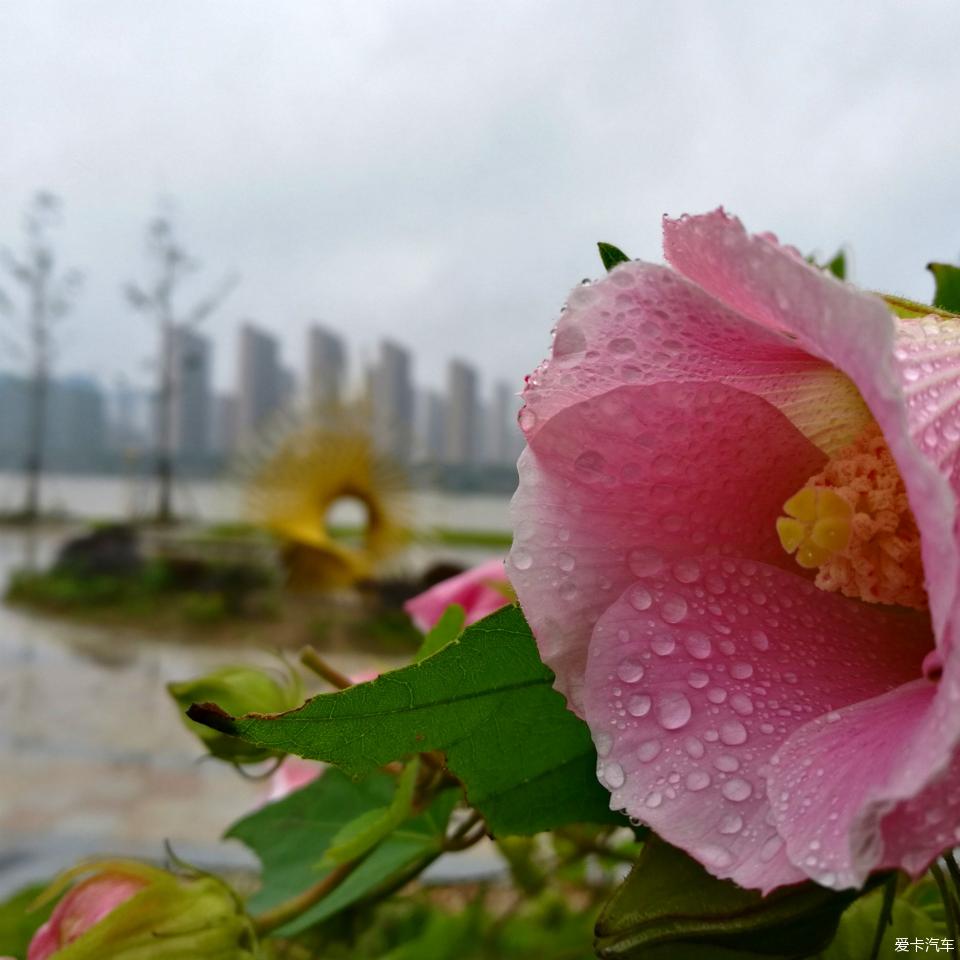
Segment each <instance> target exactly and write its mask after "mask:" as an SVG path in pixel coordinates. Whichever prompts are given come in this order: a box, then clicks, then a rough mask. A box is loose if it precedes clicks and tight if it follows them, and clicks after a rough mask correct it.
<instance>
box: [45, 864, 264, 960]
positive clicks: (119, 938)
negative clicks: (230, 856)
mask: <svg viewBox="0 0 960 960" xmlns="http://www.w3.org/2000/svg"><path fill="white" fill-rule="evenodd" d="M83 874H87V875H88V877H87V880H86V881H84V882H85V883H88V882H89V881H90V880H91V879H96V878H97V877H106V878H107V879H108V882H109V880H110V879H112V878H125V879H127V880H128V881H129V880H132V881H134V882H139V883H141V884H142V886H141V888H140V889H139V891H138V892H136V893H135V894H134V895H133V896H131V897H130V898H129V899H127V900H126V901H125V902H123V903H121V904H119V905H118V906H116V907H114V908H113V909H112V910H111V911H110V912H109V913H108V914H107V915H106V916H105V917H103V919H101V920H98V921H97V922H95V923H94V924H93V925H92V926H89V927H88V928H87V929H86V930H84V932H83V933H82V934H81V935H80V936H79V937H77V938H76V939H71V938H70V937H69V935H67V936H65V937H64V939H63V941H62V942H63V943H64V946H62V947H61V948H60V949H58V950H56V952H55V954H53V956H54V957H55V960H104V958H106V957H109V958H110V960H198V958H200V957H202V958H203V960H260V957H261V956H262V954H261V953H260V950H259V948H258V946H257V936H256V933H255V931H254V927H253V921H252V920H251V919H250V917H248V916H247V914H246V913H245V912H244V909H243V904H242V903H241V901H240V898H239V897H238V896H237V894H236V893H234V892H233V890H231V889H230V887H228V886H227V885H226V884H225V883H224V882H223V881H222V880H220V879H218V878H217V877H214V876H211V875H210V874H205V873H201V872H193V873H189V874H186V875H181V876H178V875H175V874H173V873H169V872H167V871H166V870H159V869H157V868H156V867H150V866H147V865H146V864H142V863H137V862H136V861H131V860H112V861H105V862H102V863H96V864H92V865H86V866H80V867H76V868H74V869H73V870H70V871H67V872H66V873H65V874H63V875H62V876H61V877H60V878H59V879H58V880H57V881H56V882H55V883H54V885H53V886H52V887H51V888H50V890H49V891H48V892H47V893H46V894H45V895H44V898H52V897H55V896H57V895H58V894H59V893H60V892H61V891H62V890H63V889H64V887H66V886H69V885H70V884H72V883H73V882H74V881H75V880H76V879H78V877H79V876H81V875H83ZM82 886H83V884H80V885H78V886H77V887H75V888H74V889H76V890H79V889H81V888H82ZM70 896H71V893H67V895H66V897H68V898H69V897H70Z"/></svg>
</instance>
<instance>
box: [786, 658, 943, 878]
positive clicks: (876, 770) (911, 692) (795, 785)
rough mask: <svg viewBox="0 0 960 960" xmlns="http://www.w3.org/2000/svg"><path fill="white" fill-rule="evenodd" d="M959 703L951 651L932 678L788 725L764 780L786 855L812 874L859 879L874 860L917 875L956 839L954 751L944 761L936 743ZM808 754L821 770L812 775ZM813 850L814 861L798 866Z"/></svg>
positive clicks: (875, 864) (940, 743) (872, 866)
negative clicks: (796, 725)
mask: <svg viewBox="0 0 960 960" xmlns="http://www.w3.org/2000/svg"><path fill="white" fill-rule="evenodd" d="M958 702H960V665H958V663H957V659H956V658H952V660H951V662H950V663H948V664H947V668H946V671H945V673H944V675H943V678H942V679H941V680H940V682H939V683H932V682H930V681H929V680H926V679H922V680H914V681H913V682H911V683H908V684H905V685H904V686H902V687H901V688H899V689H898V690H895V691H893V692H892V693H890V694H887V695H886V696H883V697H880V698H878V699H876V700H872V701H869V702H865V703H857V704H854V705H852V706H850V707H849V708H848V709H846V710H840V711H839V712H836V713H832V714H829V715H827V716H826V717H822V718H819V719H818V720H816V721H814V722H812V723H810V724H808V725H807V726H805V727H803V728H801V729H800V730H798V731H797V732H796V733H794V734H793V735H792V736H791V737H790V739H789V740H788V741H787V742H786V744H785V745H784V746H783V747H782V748H781V750H780V751H779V754H778V757H777V762H776V764H775V765H774V768H773V773H772V775H771V778H770V789H771V796H773V797H774V798H775V799H776V798H780V802H779V805H778V806H777V809H776V812H777V821H778V825H779V828H780V830H781V832H782V833H783V834H784V836H786V837H787V839H788V850H789V852H790V855H791V858H792V859H793V860H794V861H795V862H797V863H801V864H805V866H807V867H811V868H814V869H812V870H811V872H813V874H814V876H815V877H816V878H817V879H819V880H820V881H821V882H824V883H828V884H829V885H836V886H859V885H860V884H862V883H863V882H864V880H865V879H866V877H867V875H868V874H869V872H870V871H871V870H873V869H877V868H878V867H901V868H903V869H905V870H907V871H908V872H910V873H912V874H914V875H917V874H920V873H922V872H923V871H924V870H925V869H926V868H927V866H928V865H929V863H930V862H931V861H932V860H933V859H934V858H935V857H936V856H938V855H939V854H940V853H941V852H943V850H945V849H947V848H948V847H950V846H953V845H955V844H956V843H957V841H958V839H960V828H957V824H958V823H960V766H958V765H957V763H956V762H955V759H954V758H950V760H949V761H948V763H947V764H946V766H944V765H943V749H944V743H945V742H949V737H950V734H951V733H952V731H953V729H954V728H955V726H956V712H957V703H958ZM810 758H814V762H815V763H816V766H815V768H814V771H813V772H814V773H816V772H817V771H818V770H820V769H822V770H824V771H825V772H824V774H823V775H822V776H812V775H811V770H810V766H811V763H810ZM819 758H822V761H823V762H822V764H821V763H820V761H819ZM921 785H924V786H922V789H920V787H921ZM825 804H826V806H825ZM813 852H817V853H818V858H817V861H816V862H815V863H814V862H812V861H811V863H809V864H806V860H807V859H809V858H810V857H811V854H812V853H813ZM818 874H819V875H818Z"/></svg>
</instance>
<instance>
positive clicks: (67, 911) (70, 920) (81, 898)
mask: <svg viewBox="0 0 960 960" xmlns="http://www.w3.org/2000/svg"><path fill="white" fill-rule="evenodd" d="M145 886H146V881H144V880H143V879H142V878H140V877H136V876H131V875H128V874H125V873H120V872H116V871H111V872H107V873H100V874H96V875H94V876H92V877H90V878H89V879H87V880H84V881H83V882H82V883H78V884H77V885H76V886H75V887H73V888H72V889H71V890H70V891H69V892H68V893H67V894H66V896H64V898H63V899H62V900H61V901H60V902H59V903H58V904H57V906H56V909H54V911H53V913H52V914H51V915H50V919H49V920H48V921H47V922H46V923H45V924H44V925H43V926H42V927H40V929H39V930H38V931H37V932H36V934H34V937H33V940H32V941H31V942H30V950H29V952H28V953H27V960H47V957H52V956H54V955H55V954H56V953H57V951H59V950H61V949H63V948H64V947H66V946H68V945H69V944H71V943H73V942H74V940H77V939H79V938H80V937H81V936H83V934H85V933H86V932H87V931H88V930H89V929H90V928H91V927H92V926H94V925H95V924H97V923H99V922H100V921H101V920H103V919H104V918H105V917H107V916H108V915H109V914H111V913H112V912H113V911H114V910H115V909H116V908H117V907H119V906H120V904H122V903H126V902H127V901H128V900H129V899H130V898H131V897H133V896H134V895H135V894H137V893H139V892H140V891H141V890H142V889H143V888H144V887H145Z"/></svg>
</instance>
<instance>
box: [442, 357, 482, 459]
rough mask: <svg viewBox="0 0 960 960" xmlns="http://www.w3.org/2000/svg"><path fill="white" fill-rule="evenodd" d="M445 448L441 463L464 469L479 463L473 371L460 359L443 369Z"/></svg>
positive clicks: (478, 419) (478, 421)
mask: <svg viewBox="0 0 960 960" xmlns="http://www.w3.org/2000/svg"><path fill="white" fill-rule="evenodd" d="M445 435H446V448H445V451H444V462H445V463H448V464H451V465H453V466H466V465H470V464H476V463H479V462H480V455H481V450H482V426H481V412H480V397H479V390H478V377H477V371H476V370H475V369H474V368H473V367H472V366H470V364H468V363H466V362H465V361H463V360H451V361H450V363H449V365H448V367H447V409H446V428H445Z"/></svg>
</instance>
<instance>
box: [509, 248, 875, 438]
mask: <svg viewBox="0 0 960 960" xmlns="http://www.w3.org/2000/svg"><path fill="white" fill-rule="evenodd" d="M834 378H836V372H835V371H833V370H832V369H831V368H830V367H829V366H827V365H826V364H824V363H823V362H822V361H820V360H818V359H817V358H815V357H812V356H810V355H809V354H808V353H806V352H804V351H803V350H800V349H798V347H797V344H796V342H795V341H793V340H791V339H790V338H788V337H786V336H784V335H782V334H780V333H779V332H774V331H771V330H770V329H768V328H766V327H765V326H763V325H762V324H757V323H755V322H753V321H752V320H750V319H748V318H746V317H744V316H742V315H740V314H738V313H736V312H734V311H732V310H730V309H728V308H727V307H725V306H724V305H723V304H721V303H718V302H717V301H716V300H715V299H714V298H713V297H711V296H709V295H708V294H706V293H704V291H703V290H701V289H700V288H699V287H697V286H695V285H694V284H692V283H690V282H688V281H687V280H685V279H684V278H683V277H681V276H678V275H677V274H676V273H674V272H673V271H672V270H668V269H665V268H663V267H659V266H654V265H653V264H649V263H643V262H642V261H633V262H630V263H624V264H621V265H619V266H618V267H616V269H614V270H613V271H612V272H611V273H610V274H608V275H607V276H606V277H604V278H603V279H602V280H599V281H598V282H597V283H593V284H588V285H581V286H579V287H576V288H575V289H574V290H573V291H572V292H571V294H570V296H569V298H568V300H567V305H566V307H565V308H564V311H563V313H562V314H561V316H560V320H559V322H558V323H557V328H556V333H555V336H554V342H553V351H552V355H551V359H550V360H548V361H545V362H544V363H543V364H541V366H540V367H539V368H538V369H537V370H536V371H535V372H534V373H533V374H531V376H530V377H528V379H527V386H526V388H525V390H524V394H523V399H524V404H525V406H524V408H523V410H522V411H521V413H520V418H519V419H520V426H521V427H522V428H523V430H524V432H525V434H526V436H527V439H528V441H532V440H533V438H534V437H535V436H536V434H537V432H538V431H539V429H540V428H541V427H542V426H543V425H544V424H545V423H546V422H547V421H548V420H549V419H550V418H551V417H552V416H553V415H554V414H555V413H557V412H558V411H560V410H563V409H564V408H566V407H568V406H570V405H571V404H573V403H578V402H579V401H581V400H585V399H589V398H591V397H596V396H599V395H600V394H602V393H605V392H607V391H608V390H612V389H614V388H616V387H619V386H623V385H624V384H634V385H644V384H651V383H660V382H662V381H667V380H699V381H711V382H720V383H731V384H733V385H734V386H738V387H741V388H742V389H744V390H748V391H749V392H750V393H755V394H757V395H758V396H762V397H766V398H767V399H770V401H771V402H772V403H773V404H774V405H775V406H778V407H781V406H784V405H786V406H789V407H791V409H792V410H796V412H797V413H798V414H799V415H800V417H801V418H806V419H808V420H809V419H811V418H810V416H809V412H808V410H807V408H810V407H815V408H820V409H821V411H822V416H821V417H820V419H826V420H827V421H828V422H829V423H831V424H833V425H836V424H839V423H841V422H843V421H847V423H848V424H849V420H850V415H851V407H854V409H856V408H857V407H859V406H860V405H862V404H861V402H860V401H859V399H858V398H857V397H856V394H855V391H853V393H852V394H851V392H850V391H849V390H847V389H846V384H844V383H837V384H835V383H833V382H831V381H832V380H833V379H834ZM838 390H840V392H841V393H842V394H843V395H841V396H836V394H837V391H838ZM798 407H799V409H798ZM825 407H826V408H827V409H826V410H824V408H825ZM832 408H835V409H832ZM790 415H791V419H793V417H792V414H790ZM813 419H817V418H813ZM814 427H815V429H820V425H819V424H816V425H814ZM847 429H849V426H847Z"/></svg>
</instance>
